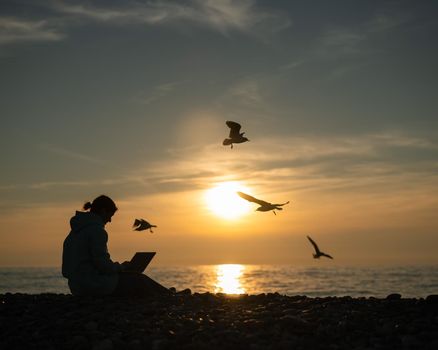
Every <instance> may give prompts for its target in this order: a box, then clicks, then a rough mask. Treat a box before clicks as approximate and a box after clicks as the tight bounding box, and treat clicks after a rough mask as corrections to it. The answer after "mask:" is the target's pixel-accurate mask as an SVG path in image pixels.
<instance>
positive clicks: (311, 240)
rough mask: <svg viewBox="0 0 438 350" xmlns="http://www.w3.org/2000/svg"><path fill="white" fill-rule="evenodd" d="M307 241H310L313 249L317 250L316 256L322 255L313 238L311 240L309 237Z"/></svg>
mask: <svg viewBox="0 0 438 350" xmlns="http://www.w3.org/2000/svg"><path fill="white" fill-rule="evenodd" d="M307 239H308V240H309V241H310V243H312V245H313V248H315V251H316V254H319V253H321V252H320V251H319V248H318V246H317V244H316V243H315V241H314V240H313V239H312V238H310V237H309V236H307Z"/></svg>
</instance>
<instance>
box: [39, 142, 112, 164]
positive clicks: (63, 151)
mask: <svg viewBox="0 0 438 350" xmlns="http://www.w3.org/2000/svg"><path fill="white" fill-rule="evenodd" d="M39 147H40V148H41V149H43V150H45V151H49V152H51V153H55V154H59V155H61V156H66V157H69V158H73V159H76V160H81V161H86V162H90V163H93V164H106V162H104V161H103V160H101V159H97V158H94V157H91V156H89V155H86V154H82V153H78V152H74V151H70V150H66V149H64V148H62V147H59V146H55V145H50V144H44V145H39Z"/></svg>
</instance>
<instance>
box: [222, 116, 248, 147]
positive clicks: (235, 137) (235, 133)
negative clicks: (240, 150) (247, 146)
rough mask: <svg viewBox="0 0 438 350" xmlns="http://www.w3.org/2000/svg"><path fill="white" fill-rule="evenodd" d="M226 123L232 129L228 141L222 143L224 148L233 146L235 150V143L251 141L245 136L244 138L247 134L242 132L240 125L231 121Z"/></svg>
mask: <svg viewBox="0 0 438 350" xmlns="http://www.w3.org/2000/svg"><path fill="white" fill-rule="evenodd" d="M225 123H226V124H227V126H228V127H229V128H230V136H229V138H228V139H225V140H224V141H223V142H222V144H223V145H224V146H228V145H231V148H233V143H242V142H246V141H249V140H248V139H247V138H246V137H245V136H243V134H245V133H244V132H240V128H241V125H240V124H239V123H236V122H232V121H231V120H227V121H226V122H225Z"/></svg>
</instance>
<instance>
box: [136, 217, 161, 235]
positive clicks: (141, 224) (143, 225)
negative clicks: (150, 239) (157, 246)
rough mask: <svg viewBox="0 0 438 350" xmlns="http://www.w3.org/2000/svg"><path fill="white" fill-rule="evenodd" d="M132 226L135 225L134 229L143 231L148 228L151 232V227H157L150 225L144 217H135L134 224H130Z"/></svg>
mask: <svg viewBox="0 0 438 350" xmlns="http://www.w3.org/2000/svg"><path fill="white" fill-rule="evenodd" d="M132 227H135V228H134V230H135V231H143V230H147V229H149V231H151V232H152V233H153V232H154V231H152V227H157V226H156V225H151V224H150V223H149V222H147V221H146V220H144V219H135V221H134V225H132Z"/></svg>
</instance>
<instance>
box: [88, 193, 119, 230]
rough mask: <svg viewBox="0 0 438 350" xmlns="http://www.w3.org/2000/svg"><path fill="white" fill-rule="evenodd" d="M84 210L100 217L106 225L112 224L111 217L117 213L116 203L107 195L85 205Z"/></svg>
mask: <svg viewBox="0 0 438 350" xmlns="http://www.w3.org/2000/svg"><path fill="white" fill-rule="evenodd" d="M84 209H85V210H90V212H91V213H95V214H97V215H99V216H100V217H101V218H102V219H103V222H104V224H106V223H107V222H111V217H112V216H113V215H114V213H115V212H116V211H117V207H116V203H114V201H113V200H112V199H111V198H110V197H108V196H105V195H101V196H99V197H97V198H95V199H94V200H93V202H87V203H85V204H84Z"/></svg>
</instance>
